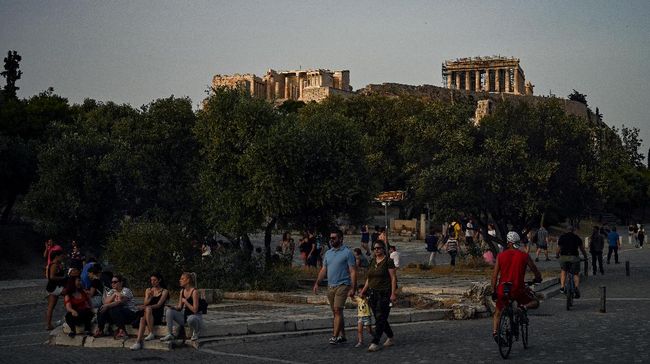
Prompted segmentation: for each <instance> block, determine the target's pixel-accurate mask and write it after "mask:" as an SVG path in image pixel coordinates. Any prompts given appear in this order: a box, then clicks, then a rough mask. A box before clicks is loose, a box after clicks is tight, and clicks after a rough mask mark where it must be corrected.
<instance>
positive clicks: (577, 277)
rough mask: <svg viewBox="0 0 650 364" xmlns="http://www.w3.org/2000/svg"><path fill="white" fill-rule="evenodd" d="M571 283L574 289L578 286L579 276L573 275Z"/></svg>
mask: <svg viewBox="0 0 650 364" xmlns="http://www.w3.org/2000/svg"><path fill="white" fill-rule="evenodd" d="M573 282H574V285H575V287H576V288H578V286H579V285H580V276H579V275H578V274H574V275H573Z"/></svg>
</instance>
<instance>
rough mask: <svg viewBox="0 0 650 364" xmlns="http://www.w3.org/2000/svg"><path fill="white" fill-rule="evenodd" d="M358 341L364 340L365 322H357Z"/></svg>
mask: <svg viewBox="0 0 650 364" xmlns="http://www.w3.org/2000/svg"><path fill="white" fill-rule="evenodd" d="M357 342H358V343H362V342H363V323H361V322H359V323H358V324H357Z"/></svg>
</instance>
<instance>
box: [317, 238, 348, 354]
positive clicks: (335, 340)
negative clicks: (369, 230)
mask: <svg viewBox="0 0 650 364" xmlns="http://www.w3.org/2000/svg"><path fill="white" fill-rule="evenodd" d="M330 245H331V246H332V248H331V249H330V250H328V251H327V252H326V253H325V257H324V258H323V267H322V268H321V270H320V272H319V273H318V278H317V279H316V282H315V283H314V294H318V285H319V283H320V281H322V280H323V278H325V275H326V274H327V299H328V300H329V303H330V307H331V308H332V313H333V314H334V320H333V325H332V326H333V334H332V337H331V338H330V340H329V343H330V344H332V345H336V344H341V343H344V342H346V341H347V340H346V338H345V319H344V318H343V307H344V306H345V300H346V299H347V297H348V296H350V297H351V298H353V297H354V290H355V289H356V286H357V268H356V264H355V259H354V254H352V251H350V249H348V247H346V246H344V245H343V232H342V231H341V230H336V231H333V232H332V233H330Z"/></svg>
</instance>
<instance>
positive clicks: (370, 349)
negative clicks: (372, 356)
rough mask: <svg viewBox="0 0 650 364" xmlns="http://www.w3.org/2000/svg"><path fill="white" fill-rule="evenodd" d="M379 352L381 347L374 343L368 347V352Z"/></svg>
mask: <svg viewBox="0 0 650 364" xmlns="http://www.w3.org/2000/svg"><path fill="white" fill-rule="evenodd" d="M379 350H381V346H379V345H377V344H375V343H372V344H370V346H369V347H368V351H370V352H374V351H379Z"/></svg>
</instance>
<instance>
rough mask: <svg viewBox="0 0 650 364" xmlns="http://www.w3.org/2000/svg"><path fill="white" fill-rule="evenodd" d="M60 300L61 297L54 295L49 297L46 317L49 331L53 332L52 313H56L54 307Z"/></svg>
mask: <svg viewBox="0 0 650 364" xmlns="http://www.w3.org/2000/svg"><path fill="white" fill-rule="evenodd" d="M58 300H59V296H55V295H53V294H51V295H48V296H47V314H46V315H45V323H46V324H47V329H48V330H52V313H53V312H54V307H56V303H57V301H58Z"/></svg>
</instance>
